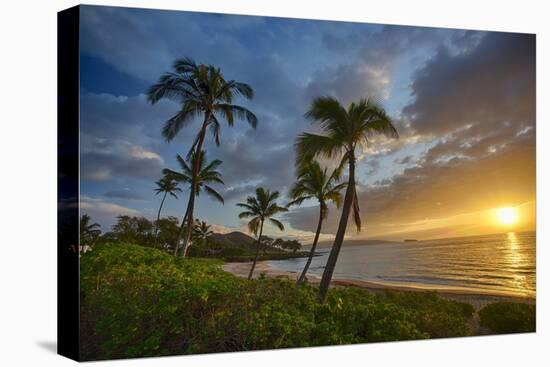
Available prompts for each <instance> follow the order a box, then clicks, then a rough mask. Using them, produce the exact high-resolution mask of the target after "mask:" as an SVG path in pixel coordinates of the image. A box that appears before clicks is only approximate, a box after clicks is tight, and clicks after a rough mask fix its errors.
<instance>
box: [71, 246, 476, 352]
mask: <svg viewBox="0 0 550 367" xmlns="http://www.w3.org/2000/svg"><path fill="white" fill-rule="evenodd" d="M219 264H221V262H219V261H218V260H208V259H198V258H194V259H182V258H175V257H173V256H171V255H169V254H167V253H165V252H163V251H160V250H155V249H152V248H145V247H141V246H135V245H129V244H106V245H101V246H96V248H94V251H92V252H91V253H87V254H85V255H84V256H82V258H81V325H82V327H81V336H82V341H83V343H82V350H81V352H82V358H83V359H105V358H125V357H138V356H159V355H169V354H189V353H209V352H223V351H240V350H258V349H271V348H288V347H305V346H318V345H330V344H350V343H363V342H377V341H392V340H411V339H423V338H429V337H439V336H461V335H466V334H467V333H466V331H465V330H467V329H466V323H465V317H464V314H463V309H462V307H461V305H460V304H458V303H455V302H452V301H446V300H443V299H441V298H439V297H437V296H436V295H434V294H427V295H420V294H416V295H412V296H407V295H405V294H400V293H399V294H397V293H396V294H393V293H392V294H389V293H388V294H386V295H381V296H375V295H372V294H370V293H368V292H366V291H364V290H361V289H351V288H348V289H340V288H339V289H331V290H330V291H329V293H328V296H327V300H326V302H325V303H323V304H321V305H319V304H318V303H317V302H316V295H317V289H316V288H315V287H313V286H311V285H308V284H304V285H303V286H302V287H300V288H298V289H297V288H296V287H295V285H294V283H293V282H290V281H288V280H287V279H269V278H265V277H261V278H260V279H257V280H253V281H247V280H245V279H243V278H239V277H236V276H234V275H232V274H229V273H226V272H224V271H222V270H221V269H220V267H219Z"/></svg>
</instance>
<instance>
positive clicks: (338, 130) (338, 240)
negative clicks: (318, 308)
mask: <svg viewBox="0 0 550 367" xmlns="http://www.w3.org/2000/svg"><path fill="white" fill-rule="evenodd" d="M306 117H307V118H309V119H312V120H313V122H317V123H318V124H319V125H320V127H321V129H322V130H323V133H324V134H322V135H318V134H311V133H303V134H301V135H300V136H299V137H298V139H297V141H296V160H297V162H296V163H297V165H298V166H301V165H304V164H305V163H306V162H308V161H310V160H311V159H313V158H314V157H316V156H322V157H324V158H328V159H332V158H340V159H341V160H340V162H339V164H338V169H339V170H340V169H342V168H343V167H344V165H345V164H346V163H347V164H348V170H349V171H348V185H347V188H346V194H345V196H344V203H343V206H342V214H341V216H340V222H339V224H338V230H337V232H336V237H335V239H334V244H333V246H332V249H331V251H330V255H329V258H328V260H327V264H326V267H325V270H324V272H323V277H322V278H321V284H320V286H319V294H318V300H319V302H323V301H324V299H325V296H326V293H327V291H328V287H329V285H330V281H331V279H332V274H333V272H334V267H335V266H336V261H337V259H338V255H339V254H340V249H341V247H342V243H343V241H344V235H345V233H346V228H347V224H348V218H349V215H350V212H351V209H352V208H353V219H354V221H355V225H356V227H357V231H360V230H361V217H360V215H359V201H358V200H357V191H356V189H355V164H356V152H355V150H356V148H364V147H366V146H368V145H369V144H370V141H371V139H372V137H373V136H374V135H376V134H384V135H386V136H389V137H393V138H397V137H398V134H397V130H396V129H395V127H394V126H393V124H392V122H391V119H390V117H389V116H388V115H387V114H386V111H385V110H384V109H383V108H382V107H381V106H380V105H379V104H378V103H376V102H375V101H373V100H372V99H366V98H362V99H361V100H359V101H358V102H353V103H351V104H350V105H349V106H348V107H347V108H345V107H343V106H342V105H341V104H340V102H339V101H338V100H336V99H334V98H332V97H319V98H316V99H315V100H314V101H313V102H312V104H311V106H310V108H309V111H308V112H307V113H306Z"/></svg>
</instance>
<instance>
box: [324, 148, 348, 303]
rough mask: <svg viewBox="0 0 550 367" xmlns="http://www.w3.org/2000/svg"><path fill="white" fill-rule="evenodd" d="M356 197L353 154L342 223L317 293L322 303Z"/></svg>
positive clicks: (341, 218) (339, 225)
mask: <svg viewBox="0 0 550 367" xmlns="http://www.w3.org/2000/svg"><path fill="white" fill-rule="evenodd" d="M354 197H355V156H354V155H353V154H351V156H350V158H349V180H348V187H347V188H346V196H345V197H344V206H343V207H342V216H341V217H340V223H339V224H338V231H337V232H336V237H335V239H334V244H333V245H332V249H331V251H330V255H329V257H328V260H327V265H326V266H325V271H324V272H323V277H322V278H321V284H320V285H319V294H318V295H317V300H318V301H319V303H322V302H323V301H324V300H325V297H326V295H327V291H328V287H329V286H330V281H331V280H332V274H333V273H334V268H335V267H336V260H338V255H339V254H340V249H341V248H342V243H343V242H344V236H345V234H346V228H347V226H348V219H349V214H350V212H351V205H352V204H353V200H354Z"/></svg>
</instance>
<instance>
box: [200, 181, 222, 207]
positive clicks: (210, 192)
mask: <svg viewBox="0 0 550 367" xmlns="http://www.w3.org/2000/svg"><path fill="white" fill-rule="evenodd" d="M204 191H206V193H207V194H208V195H210V196H212V197H213V198H214V199H216V200H218V201H219V202H221V203H222V204H224V200H223V197H222V196H221V195H220V194H219V193H218V192H217V191H216V190H214V189H213V188H211V187H210V186H208V185H204Z"/></svg>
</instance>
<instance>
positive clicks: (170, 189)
mask: <svg viewBox="0 0 550 367" xmlns="http://www.w3.org/2000/svg"><path fill="white" fill-rule="evenodd" d="M155 183H156V184H157V188H156V189H155V195H158V194H160V193H164V194H163V195H162V200H161V202H160V206H159V211H158V213H157V221H156V223H155V232H156V233H155V246H156V245H157V240H158V234H159V221H160V212H161V210H162V206H163V205H164V200H166V195H168V194H170V195H171V196H173V197H174V198H176V199H177V198H178V196H177V195H176V192H181V189H180V188H179V187H178V182H177V181H176V180H174V179H173V178H172V177H169V176H166V175H164V177H162V178H161V179H160V180H158V181H157V182H155Z"/></svg>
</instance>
